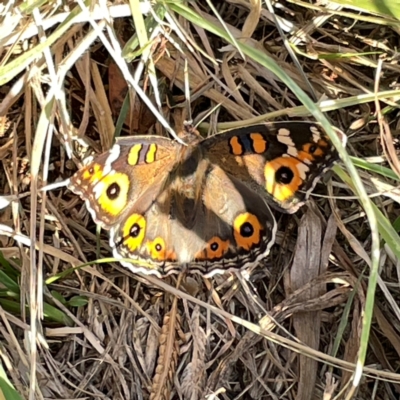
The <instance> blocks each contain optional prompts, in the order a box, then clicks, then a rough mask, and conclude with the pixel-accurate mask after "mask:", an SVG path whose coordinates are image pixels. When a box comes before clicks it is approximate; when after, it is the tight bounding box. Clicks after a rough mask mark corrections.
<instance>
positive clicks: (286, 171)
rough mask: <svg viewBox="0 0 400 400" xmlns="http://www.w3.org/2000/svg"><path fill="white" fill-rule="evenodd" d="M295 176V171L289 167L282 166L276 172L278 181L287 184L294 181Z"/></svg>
mask: <svg viewBox="0 0 400 400" xmlns="http://www.w3.org/2000/svg"><path fill="white" fill-rule="evenodd" d="M293 178H294V173H293V171H292V170H291V169H290V168H289V167H280V168H279V169H278V170H277V171H276V173H275V179H276V181H277V182H279V183H283V184H285V185H287V184H289V183H290V182H292V180H293Z"/></svg>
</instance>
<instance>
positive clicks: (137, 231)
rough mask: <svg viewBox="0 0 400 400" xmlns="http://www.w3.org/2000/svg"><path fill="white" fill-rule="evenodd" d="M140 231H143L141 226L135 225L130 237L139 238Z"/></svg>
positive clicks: (132, 227)
mask: <svg viewBox="0 0 400 400" xmlns="http://www.w3.org/2000/svg"><path fill="white" fill-rule="evenodd" d="M140 230H141V228H140V226H139V224H138V223H135V224H133V225H132V226H131V229H130V231H129V236H130V237H133V238H136V237H138V236H139V234H140Z"/></svg>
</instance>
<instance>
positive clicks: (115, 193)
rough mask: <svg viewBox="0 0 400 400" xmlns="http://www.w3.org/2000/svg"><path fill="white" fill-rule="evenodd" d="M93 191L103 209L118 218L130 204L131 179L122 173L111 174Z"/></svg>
mask: <svg viewBox="0 0 400 400" xmlns="http://www.w3.org/2000/svg"><path fill="white" fill-rule="evenodd" d="M93 191H94V192H95V195H96V197H97V196H98V199H97V200H98V203H99V206H100V207H101V209H102V210H103V211H105V212H106V213H108V214H110V215H113V216H117V215H119V214H120V213H121V212H122V211H123V210H124V209H125V207H126V205H127V203H128V193H129V177H128V175H126V174H123V173H122V172H115V171H113V172H110V173H109V174H108V175H106V176H105V177H104V178H103V179H102V180H101V181H100V182H98V183H97V184H96V185H95V186H94V188H93Z"/></svg>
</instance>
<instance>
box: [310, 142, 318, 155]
mask: <svg viewBox="0 0 400 400" xmlns="http://www.w3.org/2000/svg"><path fill="white" fill-rule="evenodd" d="M308 151H309V152H310V153H311V154H313V153H315V152H316V151H317V146H316V145H315V144H311V145H310V147H309V149H308Z"/></svg>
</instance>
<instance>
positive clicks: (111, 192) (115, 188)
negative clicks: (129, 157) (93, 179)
mask: <svg viewBox="0 0 400 400" xmlns="http://www.w3.org/2000/svg"><path fill="white" fill-rule="evenodd" d="M120 192H121V188H120V186H119V185H118V183H116V182H114V183H112V184H111V185H110V186H109V187H108V188H107V196H108V198H109V199H110V200H115V199H116V198H117V197H118V195H119V193H120Z"/></svg>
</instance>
